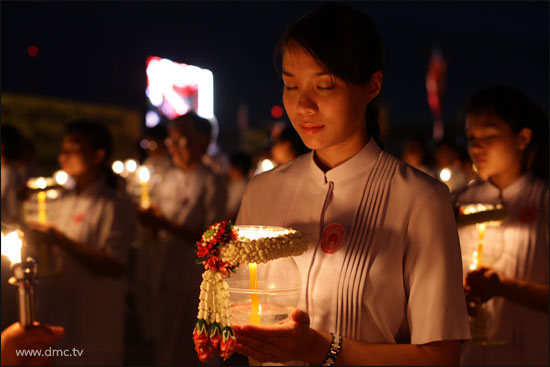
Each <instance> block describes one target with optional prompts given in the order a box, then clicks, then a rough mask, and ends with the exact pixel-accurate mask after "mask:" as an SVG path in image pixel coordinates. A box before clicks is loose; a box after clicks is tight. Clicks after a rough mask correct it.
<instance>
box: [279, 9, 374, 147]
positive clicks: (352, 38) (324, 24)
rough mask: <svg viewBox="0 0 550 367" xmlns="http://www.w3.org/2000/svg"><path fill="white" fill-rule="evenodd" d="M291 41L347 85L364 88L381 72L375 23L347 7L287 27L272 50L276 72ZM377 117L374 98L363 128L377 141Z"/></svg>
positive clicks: (320, 12) (323, 11)
mask: <svg viewBox="0 0 550 367" xmlns="http://www.w3.org/2000/svg"><path fill="white" fill-rule="evenodd" d="M290 41H295V42H297V43H298V44H300V46H302V47H303V48H304V49H305V50H306V51H307V52H308V53H309V54H310V55H311V56H312V57H314V58H315V59H316V60H317V61H319V62H320V63H321V64H322V65H323V66H324V67H325V68H326V69H327V70H328V71H329V72H330V73H331V74H333V75H335V76H337V77H338V78H340V79H342V80H343V81H345V82H348V83H353V84H365V83H367V82H369V81H370V79H371V76H372V75H373V74H374V73H375V72H376V71H378V70H382V65H383V61H384V56H383V52H384V50H383V44H382V38H381V37H380V35H379V34H378V32H377V31H376V27H375V25H374V23H373V22H372V20H371V19H370V18H369V16H368V15H367V14H365V13H363V12H361V11H358V10H356V9H354V8H352V7H349V6H347V5H343V4H338V3H329V4H327V5H322V6H320V7H319V8H317V9H315V10H313V11H312V12H311V13H309V14H306V15H305V16H304V17H302V18H300V19H299V20H298V21H296V22H295V23H294V24H292V25H290V26H289V27H288V28H287V29H286V31H285V33H284V34H283V36H282V37H281V38H280V39H279V41H278V42H277V45H276V47H275V52H274V62H275V66H276V68H277V69H278V70H279V71H280V70H281V68H280V67H279V65H280V63H281V59H282V55H283V54H284V51H285V49H286V48H287V46H288V43H289V42H290ZM378 114H379V107H378V97H376V98H375V99H374V100H372V101H371V102H370V103H369V105H368V107H367V113H366V119H367V123H366V127H367V131H368V132H369V134H370V135H371V136H372V137H373V138H374V139H375V140H377V141H378V135H379V134H380V126H379V124H378ZM378 142H379V141H378ZM379 143H380V142H379Z"/></svg>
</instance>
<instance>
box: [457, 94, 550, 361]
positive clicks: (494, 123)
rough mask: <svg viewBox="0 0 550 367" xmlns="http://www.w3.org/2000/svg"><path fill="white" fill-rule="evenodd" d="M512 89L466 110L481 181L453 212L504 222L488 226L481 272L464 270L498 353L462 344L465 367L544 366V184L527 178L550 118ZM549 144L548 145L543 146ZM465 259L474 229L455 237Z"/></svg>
mask: <svg viewBox="0 0 550 367" xmlns="http://www.w3.org/2000/svg"><path fill="white" fill-rule="evenodd" d="M533 108H534V107H533V106H532V104H531V103H530V102H529V101H528V100H527V98H526V97H525V96H524V95H523V94H522V93H521V92H520V91H519V90H517V89H515V88H512V87H507V86H499V87H491V88H487V89H484V90H481V91H479V92H477V93H476V94H474V95H473V96H472V97H471V99H470V101H469V104H468V106H467V108H466V136H467V139H468V150H469V153H470V156H471V157H472V161H473V162H474V164H475V166H476V168H477V174H478V175H479V177H480V180H477V181H476V182H475V183H473V184H471V185H469V186H468V187H467V188H466V189H465V190H463V191H461V192H458V193H457V194H456V195H455V197H454V200H455V202H456V204H457V205H461V204H468V203H492V204H502V205H503V206H504V209H505V210H506V211H507V213H508V216H507V218H506V219H504V221H503V222H502V223H501V224H500V225H499V226H489V225H488V226H487V227H486V229H485V234H484V237H485V238H484V242H483V249H482V254H481V256H482V259H484V261H485V265H483V266H480V267H478V268H477V269H475V270H471V271H468V266H469V265H470V264H469V263H467V262H464V264H463V265H464V268H465V272H467V273H465V280H464V284H465V290H466V294H467V298H468V302H469V303H470V302H478V303H482V304H483V306H482V307H483V311H484V314H485V317H486V322H485V331H486V336H487V337H488V338H489V339H491V340H495V341H505V342H506V344H505V345H501V346H496V345H492V346H485V347H484V346H480V345H477V344H470V343H468V344H465V345H464V348H463V353H462V363H463V364H465V365H478V366H479V365H486V366H496V365H516V366H526V365H531V366H535V365H548V363H549V356H548V345H549V339H548V296H549V293H548V281H549V278H548V271H549V265H548V264H549V258H548V182H547V181H544V180H542V179H539V178H536V177H535V176H534V175H533V174H532V173H530V171H529V167H530V164H531V163H532V162H533V157H532V154H533V153H535V152H537V151H538V150H537V149H538V146H539V144H546V146H548V143H547V139H548V136H547V135H543V134H542V133H541V131H544V129H545V126H544V125H546V129H547V125H548V118H546V119H545V120H542V119H540V118H534V117H533V115H532V113H533ZM544 140H546V143H545V142H544ZM459 235H460V242H461V247H462V253H463V256H464V258H465V259H468V258H470V257H471V255H472V253H473V251H474V250H477V245H478V238H479V234H478V229H477V228H476V227H475V226H468V227H463V228H461V229H460V231H459Z"/></svg>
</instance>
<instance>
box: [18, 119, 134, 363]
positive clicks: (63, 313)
mask: <svg viewBox="0 0 550 367" xmlns="http://www.w3.org/2000/svg"><path fill="white" fill-rule="evenodd" d="M110 152H111V136H110V134H109V132H108V130H107V129H106V128H105V126H103V125H101V124H99V123H95V122H88V121H76V122H73V123H70V124H69V125H68V126H67V129H66V133H65V137H64V138H63V142H62V145H61V151H60V153H59V165H60V166H61V169H63V170H64V171H65V172H67V173H68V174H69V175H70V176H71V177H72V178H73V179H74V181H75V183H76V186H75V188H74V190H71V191H68V192H66V193H65V194H64V195H63V196H62V197H61V198H60V199H58V200H57V201H56V202H54V203H52V204H50V205H52V206H54V207H52V210H51V211H49V212H51V213H55V215H54V216H52V217H51V218H48V219H49V221H50V223H48V224H45V225H44V224H38V223H34V224H31V225H30V229H29V230H28V231H26V232H25V236H26V238H27V240H28V241H29V244H31V245H36V246H38V245H43V246H50V247H52V252H53V254H54V260H55V271H54V273H53V274H51V275H49V276H41V277H40V284H39V286H38V287H37V315H38V319H39V320H40V321H41V322H46V323H51V324H54V325H61V326H63V327H64V328H65V337H64V338H63V339H62V340H61V341H60V344H59V345H58V346H56V348H57V347H58V348H61V349H70V350H71V352H72V351H73V348H76V349H78V350H79V351H80V350H83V352H84V353H83V354H82V355H81V356H79V355H78V354H75V355H72V356H68V357H67V358H63V360H60V359H59V358H58V362H59V363H61V364H70V365H107V364H108V365H121V364H122V363H123V339H124V295H125V292H124V290H125V281H124V277H123V274H124V272H125V266H126V261H127V257H128V251H129V249H130V244H131V242H132V240H133V236H134V233H135V229H136V223H135V221H136V216H135V213H134V210H133V206H132V204H131V202H130V200H129V199H128V198H127V197H126V196H125V195H124V194H122V193H119V192H117V191H116V190H115V187H116V178H114V177H112V176H111V175H110V168H109V167H108V162H109V154H110Z"/></svg>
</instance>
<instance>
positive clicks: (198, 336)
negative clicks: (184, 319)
mask: <svg viewBox="0 0 550 367" xmlns="http://www.w3.org/2000/svg"><path fill="white" fill-rule="evenodd" d="M207 327H208V324H207V323H206V320H203V319H198V320H197V323H196V324H195V330H193V342H194V343H195V349H197V348H204V347H206V346H207V345H208V332H207V330H206V329H207ZM197 353H198V350H197Z"/></svg>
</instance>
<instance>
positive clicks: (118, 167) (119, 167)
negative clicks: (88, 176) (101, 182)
mask: <svg viewBox="0 0 550 367" xmlns="http://www.w3.org/2000/svg"><path fill="white" fill-rule="evenodd" d="M112 168H113V172H114V173H116V174H117V175H120V174H121V173H122V171H124V163H122V162H121V161H114V162H113V166H112Z"/></svg>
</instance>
